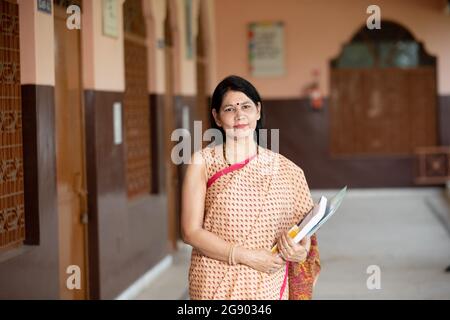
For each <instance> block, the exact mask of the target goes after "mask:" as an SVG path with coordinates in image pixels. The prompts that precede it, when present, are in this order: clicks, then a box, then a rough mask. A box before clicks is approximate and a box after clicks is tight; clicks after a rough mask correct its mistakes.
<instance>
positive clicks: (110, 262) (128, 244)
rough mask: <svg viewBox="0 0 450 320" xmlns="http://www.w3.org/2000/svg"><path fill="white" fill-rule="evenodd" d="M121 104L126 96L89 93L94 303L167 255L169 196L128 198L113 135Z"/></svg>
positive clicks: (119, 148) (121, 157) (121, 146)
mask: <svg viewBox="0 0 450 320" xmlns="http://www.w3.org/2000/svg"><path fill="white" fill-rule="evenodd" d="M156 100H158V101H159V98H156ZM122 101H123V93H121V92H104V91H93V90H87V91H85V108H86V112H85V115H86V119H85V121H86V157H87V159H86V160H87V161H86V164H87V182H88V194H89V196H88V198H89V200H88V207H89V252H90V254H89V272H90V297H91V298H92V299H112V298H115V297H117V295H119V294H120V293H121V292H123V290H125V289H127V288H128V287H129V286H130V285H131V284H132V283H133V282H134V281H135V280H137V279H138V278H139V277H140V276H142V275H143V274H144V273H145V272H147V271H148V270H149V269H151V268H152V267H153V266H155V265H156V264H157V263H158V262H159V261H160V260H161V259H162V258H163V257H164V256H165V255H166V254H167V253H168V246H167V241H168V240H167V238H168V236H167V216H166V208H167V205H166V200H165V195H164V194H161V193H158V194H149V195H148V196H144V197H140V198H137V199H133V200H132V201H129V200H128V199H127V187H126V176H125V174H126V172H125V159H126V158H125V152H124V144H123V143H122V144H119V145H115V144H114V136H113V103H114V102H122ZM150 103H151V105H152V106H153V105H155V106H159V105H160V104H159V103H155V104H153V101H152V98H150ZM122 115H123V112H122ZM123 137H125V136H123ZM161 144H162V142H161Z"/></svg>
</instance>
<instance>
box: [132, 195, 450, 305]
mask: <svg viewBox="0 0 450 320" xmlns="http://www.w3.org/2000/svg"><path fill="white" fill-rule="evenodd" d="M333 192H334V191H324V192H322V191H319V190H316V191H312V195H313V198H314V200H317V199H318V198H319V197H320V195H322V194H324V195H325V196H327V197H329V196H332V195H333ZM445 201H447V200H446V198H445V197H444V196H443V195H442V191H441V189H434V188H424V189H378V190H372V189H366V190H364V189H356V190H350V191H349V194H348V195H347V198H346V199H345V200H344V202H343V203H342V206H341V208H340V209H339V211H338V212H337V213H336V215H335V216H333V217H332V218H330V220H329V221H328V222H327V224H325V225H324V226H323V228H322V229H321V230H320V231H319V232H318V238H319V245H320V254H321V261H322V271H321V275H320V277H319V281H318V282H317V286H316V289H315V293H314V299H316V300H322V299H401V300H403V299H449V298H450V273H446V272H445V268H446V267H447V266H449V265H450V236H449V235H450V234H449V232H448V227H449V224H448V222H449V221H450V213H449V212H450V211H449V210H448V203H446V202H445ZM445 223H447V225H446V224H445ZM189 254H190V247H188V246H184V247H183V248H182V249H181V250H179V252H178V253H177V254H176V255H175V256H174V259H173V264H172V265H171V266H170V267H169V268H167V269H166V270H164V271H163V272H162V273H161V274H160V275H159V276H158V277H157V279H156V280H154V281H153V282H151V283H150V284H149V285H148V286H147V287H146V288H145V289H144V290H143V291H142V292H140V294H139V295H138V296H137V297H135V298H136V299H152V300H153V299H188V292H187V290H188V289H187V286H188V284H187V274H188V268H189V258H190V256H189ZM373 265H375V266H378V267H379V270H380V289H376V288H375V289H368V286H367V279H368V278H369V277H370V276H371V275H372V274H373V271H371V272H370V273H367V268H368V267H369V266H373Z"/></svg>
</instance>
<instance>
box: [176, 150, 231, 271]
mask: <svg viewBox="0 0 450 320" xmlns="http://www.w3.org/2000/svg"><path fill="white" fill-rule="evenodd" d="M206 180H207V174H206V164H205V160H204V159H203V157H202V155H201V154H200V153H199V152H196V153H194V155H193V156H192V158H191V163H190V164H189V165H188V168H187V170H186V175H185V177H184V181H183V188H182V195H181V196H182V200H181V208H182V209H181V235H182V238H183V241H184V242H185V243H187V244H189V245H191V246H193V247H194V248H196V249H197V250H199V251H200V252H201V253H202V254H204V255H206V256H208V257H210V258H213V259H216V260H221V261H225V262H228V254H229V250H230V246H231V243H228V242H226V241H225V240H223V239H221V238H219V237H218V236H217V235H215V234H213V233H212V232H209V231H207V230H205V229H203V218H204V209H205V195H206V182H207V181H206Z"/></svg>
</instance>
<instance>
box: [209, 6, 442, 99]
mask: <svg viewBox="0 0 450 320" xmlns="http://www.w3.org/2000/svg"><path fill="white" fill-rule="evenodd" d="M443 3H444V2H443V1H441V0H389V1H387V0H385V1H374V0H371V1H366V0H339V1H330V0H245V1H243V0H216V2H215V23H216V25H215V28H216V41H215V44H216V52H217V60H216V63H217V74H216V78H217V80H221V79H222V78H224V77H225V76H227V75H229V74H238V75H241V76H244V77H246V78H247V79H249V80H250V81H252V82H253V83H254V84H255V85H256V87H257V88H258V90H259V91H260V93H261V94H262V95H263V97H266V98H267V97H270V98H298V97H299V96H300V92H301V89H302V88H303V87H304V86H305V85H306V84H307V83H309V82H310V81H311V80H312V76H311V72H312V70H313V69H318V70H319V71H320V75H321V76H320V77H321V79H320V82H321V88H322V91H323V92H324V93H325V94H328V91H329V90H328V80H329V79H328V71H329V70H328V69H329V68H328V65H329V61H330V59H332V58H334V57H336V56H337V55H338V54H339V52H340V50H341V46H342V44H344V43H345V42H347V41H349V39H350V38H351V37H352V35H353V34H354V33H355V32H356V31H357V30H358V29H359V28H360V27H361V26H362V25H365V23H366V19H367V17H368V16H369V15H368V14H367V13H366V10H367V7H368V6H369V5H371V4H376V5H378V6H379V7H380V8H381V18H382V19H389V20H393V21H395V22H397V23H400V24H402V25H403V26H404V27H406V28H407V29H409V31H410V32H412V33H413V35H414V36H415V37H416V39H417V40H419V41H423V42H424V44H425V48H426V50H427V51H428V53H430V54H432V55H436V56H437V58H438V91H439V93H440V94H450V15H449V14H445V13H444V6H443ZM258 21H283V22H284V24H285V68H286V74H285V75H284V76H281V77H277V78H253V77H251V76H250V73H249V67H248V58H247V54H248V50H247V45H248V41H247V24H248V23H250V22H258Z"/></svg>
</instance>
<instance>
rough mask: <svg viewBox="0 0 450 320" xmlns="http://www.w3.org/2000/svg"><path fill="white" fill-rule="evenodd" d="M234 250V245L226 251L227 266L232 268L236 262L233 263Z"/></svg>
mask: <svg viewBox="0 0 450 320" xmlns="http://www.w3.org/2000/svg"><path fill="white" fill-rule="evenodd" d="M234 248H236V245H235V244H231V245H230V249H229V251H228V264H229V265H230V266H234V265H235V264H236V262H235V261H234Z"/></svg>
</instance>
